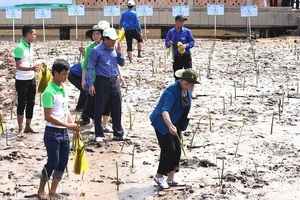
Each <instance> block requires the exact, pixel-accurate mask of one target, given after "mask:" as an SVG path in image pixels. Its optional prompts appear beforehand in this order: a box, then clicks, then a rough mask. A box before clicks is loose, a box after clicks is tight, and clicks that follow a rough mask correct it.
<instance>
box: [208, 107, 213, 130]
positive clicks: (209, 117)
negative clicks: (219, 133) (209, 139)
mask: <svg viewBox="0 0 300 200" xmlns="http://www.w3.org/2000/svg"><path fill="white" fill-rule="evenodd" d="M208 119H209V130H210V131H211V130H212V118H211V115H210V111H209V110H208Z"/></svg>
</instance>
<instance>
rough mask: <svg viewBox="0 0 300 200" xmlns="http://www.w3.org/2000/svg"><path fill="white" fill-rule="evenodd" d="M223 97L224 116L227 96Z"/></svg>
mask: <svg viewBox="0 0 300 200" xmlns="http://www.w3.org/2000/svg"><path fill="white" fill-rule="evenodd" d="M222 98H223V116H224V115H225V97H222Z"/></svg>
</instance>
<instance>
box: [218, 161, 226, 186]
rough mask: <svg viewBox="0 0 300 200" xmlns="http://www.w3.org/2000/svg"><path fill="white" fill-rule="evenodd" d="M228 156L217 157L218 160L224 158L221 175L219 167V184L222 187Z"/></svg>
mask: <svg viewBox="0 0 300 200" xmlns="http://www.w3.org/2000/svg"><path fill="white" fill-rule="evenodd" d="M225 159H226V158H225V157H224V156H223V157H220V156H218V157H217V158H216V160H217V161H218V160H222V171H221V177H220V176H219V170H218V168H217V171H218V176H219V185H220V186H221V187H222V186H223V179H224V168H225V161H224V160H225Z"/></svg>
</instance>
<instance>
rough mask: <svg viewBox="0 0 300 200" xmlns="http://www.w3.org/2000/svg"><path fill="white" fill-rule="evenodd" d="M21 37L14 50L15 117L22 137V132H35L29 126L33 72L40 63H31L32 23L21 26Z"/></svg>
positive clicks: (32, 104)
mask: <svg viewBox="0 0 300 200" xmlns="http://www.w3.org/2000/svg"><path fill="white" fill-rule="evenodd" d="M22 35H23V39H21V41H20V42H19V43H18V45H17V46H16V48H15V50H14V54H15V55H14V57H15V62H16V68H17V72H16V77H15V78H16V83H15V87H16V90H17V93H18V106H17V119H18V125H19V133H18V135H17V136H18V137H20V138H21V137H23V133H24V132H35V131H34V130H33V129H32V128H31V126H30V125H31V119H32V116H33V107H34V104H35V94H36V79H35V74H34V72H37V71H38V70H39V67H40V66H41V64H33V46H32V42H34V40H35V38H36V30H35V27H34V26H32V25H24V26H23V28H22ZM24 110H26V112H25V114H26V116H25V117H26V126H25V129H24V127H23V120H24Z"/></svg>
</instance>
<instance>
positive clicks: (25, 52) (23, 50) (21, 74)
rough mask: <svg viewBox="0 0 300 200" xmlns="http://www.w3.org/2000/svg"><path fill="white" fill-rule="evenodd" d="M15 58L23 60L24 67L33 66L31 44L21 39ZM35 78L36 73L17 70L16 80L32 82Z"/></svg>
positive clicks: (15, 51)
mask: <svg viewBox="0 0 300 200" xmlns="http://www.w3.org/2000/svg"><path fill="white" fill-rule="evenodd" d="M14 57H15V58H19V59H21V62H22V65H23V66H24V67H32V66H33V47H32V45H31V44H28V43H27V42H25V40H23V39H21V40H20V42H19V43H18V45H17V46H16V48H15V50H14ZM33 78H34V71H32V70H31V71H22V70H17V72H16V79H17V80H31V79H33Z"/></svg>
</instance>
